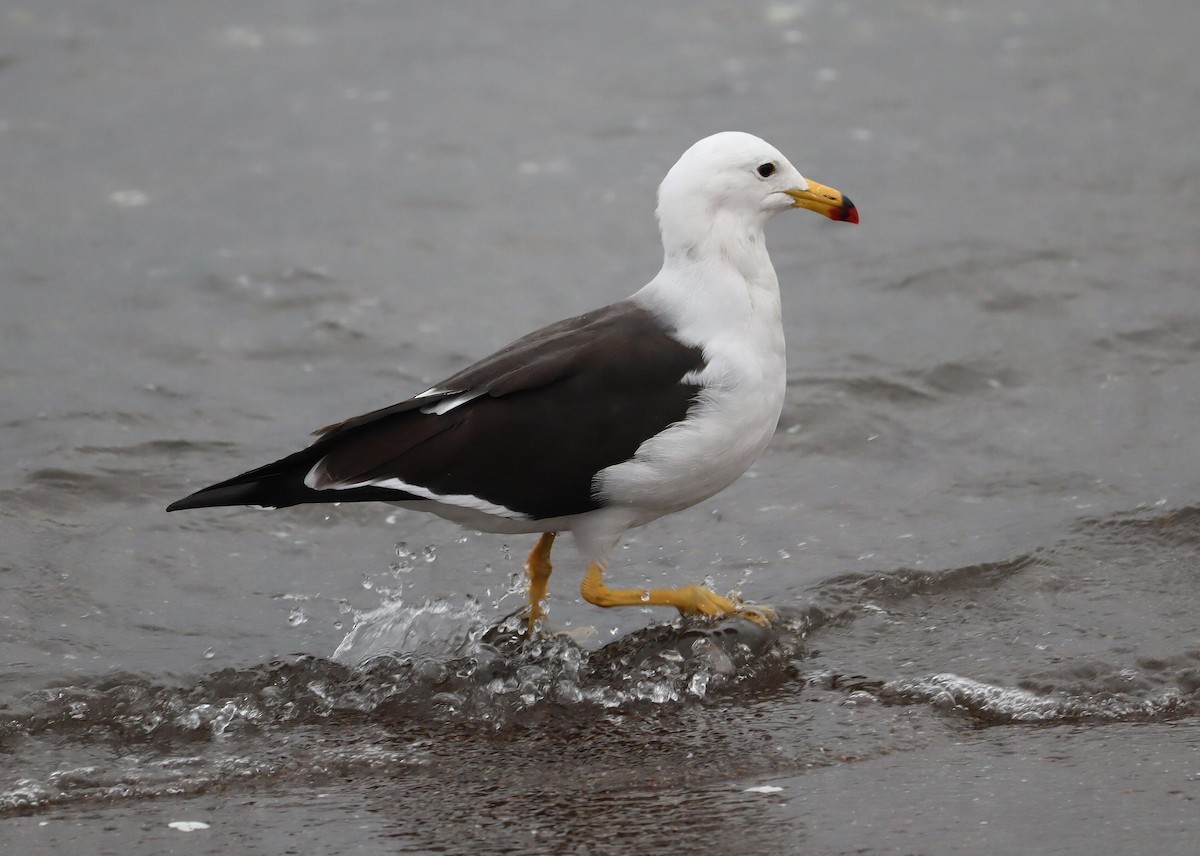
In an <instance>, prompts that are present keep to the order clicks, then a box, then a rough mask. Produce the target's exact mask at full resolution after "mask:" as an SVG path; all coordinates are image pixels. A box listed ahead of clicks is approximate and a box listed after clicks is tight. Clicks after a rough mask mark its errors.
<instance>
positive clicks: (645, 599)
mask: <svg viewBox="0 0 1200 856" xmlns="http://www.w3.org/2000/svg"><path fill="white" fill-rule="evenodd" d="M649 602H650V590H649V589H643V590H642V603H649Z"/></svg>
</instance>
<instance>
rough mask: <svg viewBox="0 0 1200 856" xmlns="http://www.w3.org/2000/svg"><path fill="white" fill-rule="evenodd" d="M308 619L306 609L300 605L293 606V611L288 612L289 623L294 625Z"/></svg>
mask: <svg viewBox="0 0 1200 856" xmlns="http://www.w3.org/2000/svg"><path fill="white" fill-rule="evenodd" d="M306 621H308V616H307V615H305V614H304V610H303V609H301V608H300V607H298V606H297V607H293V609H292V611H291V612H289V613H288V624H290V625H292V626H293V627H296V626H297V625H300V624H303V623H304V622H306Z"/></svg>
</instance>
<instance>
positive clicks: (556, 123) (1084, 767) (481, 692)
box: [0, 0, 1200, 854]
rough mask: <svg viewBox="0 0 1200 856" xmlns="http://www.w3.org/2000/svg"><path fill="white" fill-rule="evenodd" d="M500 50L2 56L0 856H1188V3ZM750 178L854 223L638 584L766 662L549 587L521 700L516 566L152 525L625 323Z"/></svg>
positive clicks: (575, 13) (588, 19) (82, 50)
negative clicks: (764, 441) (698, 195)
mask: <svg viewBox="0 0 1200 856" xmlns="http://www.w3.org/2000/svg"><path fill="white" fill-rule="evenodd" d="M506 11H507V14H505V15H504V16H500V15H497V14H496V13H495V11H494V10H493V9H492V8H491V7H487V6H483V5H477V6H473V5H469V4H441V5H436V6H429V7H428V8H425V7H421V8H416V7H413V8H409V7H403V8H400V7H395V8H394V7H392V6H390V5H388V4H369V3H363V4H353V5H352V6H347V7H344V8H339V9H338V10H337V11H336V12H335V11H333V9H332V7H329V8H326V6H325V5H323V4H317V3H308V2H295V0H292V2H287V3H283V2H279V3H276V2H267V3H263V4H258V5H255V6H253V7H245V6H244V5H243V4H237V3H205V4H173V5H169V6H163V5H161V4H152V3H118V2H109V3H100V4H96V3H72V2H64V3H59V4H54V5H53V8H51V7H50V6H46V7H44V8H43V7H42V6H40V5H38V6H35V5H33V4H27V5H26V6H24V7H13V8H10V9H7V10H4V11H0V16H3V17H2V20H3V26H0V163H2V164H3V165H4V169H2V170H0V197H2V198H3V199H4V200H5V204H4V205H3V206H0V390H2V391H3V398H2V401H3V404H2V407H3V409H2V411H0V424H2V425H3V429H4V433H3V437H4V450H5V454H4V455H3V456H2V457H0V536H2V537H0V574H2V575H3V576H2V579H3V591H4V595H3V597H2V598H0V651H2V653H3V661H4V663H5V664H6V666H7V668H5V669H4V670H3V671H2V672H0V705H2V706H0V746H2V747H3V752H2V754H0V825H2V827H3V837H4V840H6V841H10V842H12V843H13V845H14V846H15V847H16V848H17V849H16V851H15V852H56V853H61V852H88V853H90V854H95V853H122V854H129V853H160V852H166V851H168V850H170V851H172V852H179V853H192V852H194V853H210V852H227V851H230V850H232V851H234V852H287V851H303V852H389V853H392V852H406V853H428V852H464V851H476V852H513V853H518V852H544V853H625V852H634V851H637V852H689V851H694V852H716V851H719V850H730V851H734V852H749V851H751V850H756V849H757V850H759V851H761V852H768V853H774V852H821V853H851V852H883V853H888V852H895V853H961V852H995V853H1003V852H1016V851H1018V850H1024V851H1031V852H1042V853H1065V854H1075V853H1078V854H1083V853H1097V852H1156V853H1167V854H1171V853H1180V854H1183V853H1191V852H1193V850H1194V841H1195V839H1196V836H1197V834H1198V833H1200V823H1198V822H1197V817H1198V816H1200V812H1198V811H1197V799H1198V797H1200V729H1198V728H1197V725H1198V724H1200V619H1197V617H1196V616H1197V614H1198V607H1200V602H1198V598H1197V594H1196V590H1197V582H1198V579H1200V577H1198V573H1200V572H1198V568H1200V561H1198V558H1200V472H1198V471H1197V468H1196V466H1195V464H1194V462H1195V461H1197V460H1200V432H1197V431H1196V430H1195V425H1196V424H1197V418H1198V417H1200V412H1198V406H1197V402H1198V401H1200V372H1198V371H1197V363H1198V362H1200V302H1198V296H1197V262H1198V257H1197V250H1196V247H1197V246H1198V245H1200V242H1198V238H1200V235H1198V234H1197V228H1196V224H1197V222H1200V219H1198V217H1197V214H1198V213H1200V211H1198V209H1200V184H1198V183H1197V178H1196V175H1197V173H1196V155H1195V140H1196V138H1197V132H1198V131H1200V127H1198V124H1200V120H1198V116H1197V113H1196V110H1195V104H1194V100H1195V98H1194V96H1195V92H1197V91H1200V63H1197V62H1196V60H1195V57H1194V43H1195V39H1194V36H1195V34H1196V33H1197V32H1200V11H1198V9H1197V7H1196V6H1195V4H1192V3H1183V2H1168V0H1155V2H1151V3H1148V4H1147V3H1139V4H1134V3H1126V2H1107V3H1105V2H1086V3H1085V2H1082V0H1079V1H1078V2H1066V3H1061V4H1057V5H1055V6H1054V7H1053V8H1052V9H1050V8H1044V4H1027V3H1007V4H1003V6H1001V5H995V6H988V7H986V8H978V9H977V8H973V7H966V6H956V5H953V4H943V3H921V4H892V3H883V2H878V3H873V2H863V3H834V4H808V3H795V4H791V3H776V4H754V5H750V6H746V5H744V4H724V3H689V4H656V5H655V6H653V7H652V8H651V9H650V10H646V9H644V8H640V7H638V6H635V5H633V4H630V5H628V6H626V5H622V4H605V5H602V6H601V5H597V4H593V6H592V7H590V8H588V9H569V8H555V9H547V8H545V7H544V6H542V5H541V4H515V5H512V6H511V7H508V9H507V10H506ZM726 127H736V128H745V129H746V130H751V131H754V132H756V133H759V134H761V135H762V136H764V137H766V138H767V139H769V140H771V141H772V142H773V143H775V144H776V145H778V146H779V147H780V148H781V149H782V150H783V151H785V152H786V153H788V154H789V156H790V157H791V158H792V160H793V161H794V162H795V163H796V164H797V165H798V166H799V167H800V169H801V170H803V171H805V172H806V173H810V174H811V175H812V176H813V177H814V178H816V179H818V180H820V181H823V182H826V183H829V184H832V185H834V186H836V187H838V188H839V189H841V190H843V191H844V192H846V193H847V194H848V195H849V196H851V197H852V198H853V199H854V200H855V202H856V203H857V205H858V206H859V210H860V212H861V214H862V224H861V225H860V226H858V227H855V228H848V227H845V226H844V225H841V224H833V223H825V222H823V221H820V220H819V218H815V217H806V216H803V215H797V216H795V217H791V218H782V217H781V218H777V219H776V221H775V222H773V223H772V226H771V229H770V235H769V237H770V241H771V249H772V256H773V258H774V260H775V263H776V268H777V270H778V272H779V277H780V281H781V283H782V284H783V288H784V301H785V315H786V323H787V327H788V337H789V364H790V367H791V368H790V378H789V380H790V389H789V398H788V404H787V406H786V409H785V413H784V417H783V420H782V422H781V425H780V430H779V432H778V434H777V435H776V437H775V439H774V441H773V443H772V445H771V447H770V448H769V449H768V450H767V452H766V453H765V454H764V456H763V458H762V459H761V460H760V462H759V463H758V464H757V465H756V466H755V467H754V469H753V470H752V471H751V473H750V474H748V476H747V477H745V478H743V479H742V480H741V481H739V482H738V483H737V484H735V485H734V486H733V487H731V488H730V489H729V490H727V491H726V492H724V493H723V494H721V495H719V496H718V497H716V498H714V499H713V500H711V501H710V502H708V503H705V504H703V505H702V506H699V507H697V508H695V509H692V510H689V511H688V512H685V513H681V514H679V515H675V516H673V517H671V518H668V519H665V520H662V521H659V522H657V523H655V524H652V525H651V526H648V527H646V528H644V529H642V530H638V531H637V532H635V533H632V534H631V537H630V538H629V539H627V542H626V544H625V546H624V548H623V549H622V550H621V551H620V552H619V554H618V556H617V558H616V560H615V562H614V566H613V570H612V572H611V576H612V578H613V580H614V581H619V582H620V583H622V584H628V585H642V584H644V583H651V582H653V583H654V584H655V585H666V584H671V583H674V582H685V581H691V580H700V579H704V578H711V581H712V584H713V585H714V586H715V587H716V588H717V589H719V590H722V591H727V590H731V589H736V590H739V591H740V592H741V593H742V595H743V596H745V597H746V598H748V599H751V600H755V601H759V602H763V603H769V604H772V605H774V606H776V607H778V608H779V609H780V611H781V613H782V618H781V620H780V621H779V622H777V623H776V625H775V626H774V628H773V631H772V632H770V633H763V632H760V631H758V630H756V629H755V628H754V627H753V626H747V625H744V624H736V623H732V624H721V625H717V626H716V627H711V626H707V625H701V626H694V627H693V626H688V627H677V626H674V625H671V624H670V621H671V616H670V615H668V614H665V613H664V612H662V611H657V612H656V611H653V610H637V609H632V610H625V611H622V612H602V611H599V610H595V609H593V608H591V607H588V606H586V605H585V604H582V603H581V602H580V601H579V599H578V597H577V587H578V582H579V576H578V567H577V564H578V562H577V559H576V558H575V556H574V555H573V553H572V551H571V549H570V546H569V544H564V545H563V547H560V548H559V550H558V551H557V553H556V564H557V568H558V569H557V570H556V572H555V576H554V578H553V580H552V583H551V604H550V613H549V621H550V623H551V624H552V625H553V627H554V628H556V629H559V630H561V631H563V632H564V633H565V634H566V635H562V636H555V637H552V638H547V639H546V640H543V641H541V642H539V643H536V644H534V645H531V646H524V647H522V646H518V645H514V644H513V642H512V640H511V638H510V637H509V636H508V635H506V633H505V632H502V631H500V632H497V631H495V629H494V628H495V627H496V626H497V625H501V626H502V625H503V619H504V617H505V616H506V615H507V614H509V613H510V612H512V611H513V610H515V609H516V608H517V607H519V605H520V603H521V593H520V591H519V582H520V568H521V561H522V559H523V556H524V552H525V551H526V550H528V549H529V547H530V546H531V544H529V543H526V542H525V539H516V538H514V539H511V543H506V540H505V539H504V538H501V537H498V536H484V535H477V534H475V533H469V532H466V533H464V532H462V531H460V530H457V529H455V528H454V527H452V526H450V525H449V524H447V523H445V522H443V521H439V520H436V519H429V518H425V517H422V516H420V515H415V514H409V513H405V512H402V511H398V510H395V509H391V508H388V507H384V506H379V507H373V506H357V507H330V508H304V509H293V510H289V511H285V512H276V513H266V512H254V511H248V510H218V511H210V512H195V513H188V514H186V515H184V514H175V515H170V516H167V515H166V514H164V513H163V512H162V508H163V506H165V505H166V503H167V502H169V501H171V500H173V499H176V498H178V497H179V496H182V495H183V494H185V493H187V492H189V491H190V490H192V489H195V488H196V487H198V486H201V485H202V484H205V483H208V482H210V481H213V480H216V479H219V478H222V477H225V476H228V475H231V474H233V473H235V472H239V471H241V470H243V469H245V468H246V467H248V466H251V465H254V464H256V463H261V462H263V461H265V460H269V459H272V458H273V457H275V456H278V455H281V454H283V453H286V452H287V451H290V450H292V449H294V448H295V447H297V446H298V445H299V444H301V443H303V442H305V439H306V434H307V431H309V430H310V429H312V428H315V427H317V426H320V425H324V424H327V423H329V422H331V421H333V420H335V419H337V418H339V417H343V416H345V415H347V414H352V413H356V412H361V411H365V410H368V409H371V408H373V407H376V406H379V405H381V404H386V403H388V402H390V401H393V400H396V399H399V398H400V397H402V396H404V395H407V394H411V393H412V392H414V391H417V390H419V389H421V388H424V387H425V386H427V385H429V384H430V383H432V382H435V381H436V380H438V379H439V378H440V377H442V376H444V375H446V374H448V373H449V372H451V371H453V370H454V369H455V368H457V367H459V366H461V365H462V364H463V362H464V361H466V360H469V359H471V358H473V357H478V356H481V355H483V354H485V353H487V352H488V351H490V350H491V349H493V348H494V347H497V346H500V345H502V344H504V343H505V342H507V341H508V340H510V339H511V338H512V337H514V336H516V335H518V334H520V333H523V332H525V331H526V330H528V329H530V328H531V327H532V326H534V325H536V324H539V323H544V322H549V321H552V320H554V319H556V318H558V317H562V316H565V315H568V314H572V313H576V312H580V311H583V310H586V309H588V308H591V307H593V306H595V305H599V304H600V303H603V302H606V301H611V300H615V299H618V298H620V297H623V296H625V295H626V294H627V293H629V292H631V291H632V290H633V289H634V288H636V287H637V286H638V285H640V284H641V283H642V282H644V281H645V280H646V279H647V278H648V277H649V276H650V275H652V274H653V272H654V270H655V268H656V263H657V254H658V248H657V246H656V243H655V241H654V230H653V221H652V217H651V211H652V207H653V191H654V187H655V185H656V183H657V181H658V180H659V179H660V178H661V175H662V173H663V172H664V171H665V169H666V168H667V167H668V166H669V165H670V164H671V163H672V162H673V160H674V159H675V157H677V156H678V154H679V152H680V151H682V150H683V149H684V148H685V147H686V146H687V145H688V144H690V143H691V142H693V141H694V140H695V139H697V138H699V137H700V136H703V135H705V134H707V133H710V132H712V131H714V130H718V129H720V128H726ZM725 631H730V632H728V633H726V632H725ZM174 821H201V822H204V823H206V824H208V827H207V828H203V829H194V830H192V831H184V830H181V829H179V828H174V827H171V826H169V825H168V824H169V823H171V822H174Z"/></svg>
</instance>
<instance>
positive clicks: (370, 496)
mask: <svg viewBox="0 0 1200 856" xmlns="http://www.w3.org/2000/svg"><path fill="white" fill-rule="evenodd" d="M325 451H326V449H325V448H324V444H323V443H321V442H319V441H318V442H317V443H315V444H313V445H312V446H309V447H308V448H307V449H304V450H303V451H300V452H296V453H295V454H294V455H288V456H287V457H286V458H281V459H279V460H278V461H275V462H274V463H270V464H267V465H266V466H265V467H259V468H258V469H254V470H250V471H249V472H245V473H242V474H241V475H239V476H234V477H233V478H231V479H226V480H225V481H223V482H218V483H217V484H214V485H209V486H208V487H206V488H203V489H201V490H198V491H196V492H195V493H193V494H191V495H190V496H185V497H184V498H183V499H180V500H176V501H175V502H172V503H171V504H170V505H168V506H167V511H183V510H184V509H188V508H215V507H217V506H224V505H260V506H262V507H264V508H287V507H289V506H292V505H301V504H304V503H311V502H371V501H384V502H387V501H391V502H398V501H404V500H415V499H419V498H420V497H416V496H411V495H410V494H406V493H404V492H403V491H398V490H388V489H387V488H379V487H355V488H348V489H346V490H313V489H312V488H310V487H308V486H307V485H306V484H304V477H305V476H306V475H308V472H309V470H311V469H312V468H313V465H314V464H316V462H317V461H319V460H320V459H321V457H322V456H323V455H324V453H325Z"/></svg>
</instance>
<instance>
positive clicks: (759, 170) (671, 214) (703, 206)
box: [658, 131, 858, 242]
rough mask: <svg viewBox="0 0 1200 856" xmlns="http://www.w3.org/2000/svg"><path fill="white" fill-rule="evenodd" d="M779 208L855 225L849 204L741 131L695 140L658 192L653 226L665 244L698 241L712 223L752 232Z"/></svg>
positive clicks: (855, 217)
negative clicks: (796, 209)
mask: <svg viewBox="0 0 1200 856" xmlns="http://www.w3.org/2000/svg"><path fill="white" fill-rule="evenodd" d="M785 208H808V209H810V210H814V211H818V212H819V213H821V214H824V215H825V216H827V217H829V218H831V219H833V220H848V221H850V222H851V223H857V222H858V212H857V210H856V209H855V207H854V205H853V203H851V202H850V200H849V199H846V198H845V197H843V196H842V194H841V193H839V192H838V191H836V190H834V189H833V188H829V187H825V186H823V185H820V184H817V183H815V182H811V181H808V180H806V179H805V178H804V176H802V175H801V174H800V173H799V171H798V170H797V169H796V168H795V167H794V166H792V165H791V163H789V162H788V159H787V158H785V157H784V156H783V155H782V154H781V153H780V151H779V150H778V149H776V148H775V147H774V146H772V145H771V144H769V143H768V142H766V141H765V140H761V139H759V138H758V137H756V136H754V135H753V134H746V133H743V132H741V131H722V132H721V133H719V134H713V135H712V136H711V137H705V138H704V139H702V140H700V141H699V142H698V143H696V144H695V145H693V146H692V147H691V148H690V149H688V150H687V151H686V152H684V153H683V156H682V157H680V158H679V160H678V161H676V163H675V165H674V166H673V167H671V169H670V171H669V172H668V173H667V177H666V178H664V179H663V182H662V184H661V185H659V188H658V221H659V225H660V227H661V228H662V231H663V238H664V240H666V241H682V242H695V241H699V240H702V239H703V236H704V235H707V234H711V233H712V231H713V228H714V225H715V224H717V223H721V224H722V225H723V226H724V227H725V228H729V227H740V228H737V231H742V230H745V229H749V230H750V231H751V232H753V233H758V232H761V231H762V227H763V224H764V223H765V222H766V221H767V218H769V217H771V216H772V215H773V214H776V213H778V212H780V211H782V210H784V209H785Z"/></svg>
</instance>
